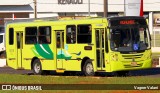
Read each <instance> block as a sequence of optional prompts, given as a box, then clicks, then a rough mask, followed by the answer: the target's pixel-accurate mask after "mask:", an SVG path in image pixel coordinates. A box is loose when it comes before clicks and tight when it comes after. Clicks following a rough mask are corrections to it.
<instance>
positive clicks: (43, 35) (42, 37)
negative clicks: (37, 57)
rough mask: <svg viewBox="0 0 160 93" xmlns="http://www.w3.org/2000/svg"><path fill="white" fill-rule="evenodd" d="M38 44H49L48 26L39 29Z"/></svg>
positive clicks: (49, 33) (49, 29) (49, 32)
mask: <svg viewBox="0 0 160 93" xmlns="http://www.w3.org/2000/svg"><path fill="white" fill-rule="evenodd" d="M38 43H40V44H50V43H51V27H49V26H43V27H39V32H38Z"/></svg>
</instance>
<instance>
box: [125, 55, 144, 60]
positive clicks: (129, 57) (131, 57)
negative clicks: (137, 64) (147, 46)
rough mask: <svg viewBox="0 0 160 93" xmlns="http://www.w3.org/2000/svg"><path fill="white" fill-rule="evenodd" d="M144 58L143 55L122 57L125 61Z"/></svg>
mask: <svg viewBox="0 0 160 93" xmlns="http://www.w3.org/2000/svg"><path fill="white" fill-rule="evenodd" d="M142 56H143V54H136V55H122V57H123V58H124V59H133V58H135V59H139V58H141V57H142Z"/></svg>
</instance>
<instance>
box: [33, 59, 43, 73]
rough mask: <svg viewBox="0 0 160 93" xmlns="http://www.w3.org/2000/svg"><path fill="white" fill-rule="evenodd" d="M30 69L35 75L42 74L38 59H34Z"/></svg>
mask: <svg viewBox="0 0 160 93" xmlns="http://www.w3.org/2000/svg"><path fill="white" fill-rule="evenodd" d="M32 70H33V72H34V74H36V75H41V74H42V66H41V63H40V60H39V59H35V60H34V62H33V67H32Z"/></svg>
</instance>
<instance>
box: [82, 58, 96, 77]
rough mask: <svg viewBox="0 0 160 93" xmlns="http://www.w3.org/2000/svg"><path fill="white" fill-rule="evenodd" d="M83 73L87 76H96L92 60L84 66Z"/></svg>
mask: <svg viewBox="0 0 160 93" xmlns="http://www.w3.org/2000/svg"><path fill="white" fill-rule="evenodd" d="M83 73H84V74H85V75H86V76H94V75H95V73H94V68H93V64H92V61H91V60H90V59H87V60H86V62H85V64H84V66H83Z"/></svg>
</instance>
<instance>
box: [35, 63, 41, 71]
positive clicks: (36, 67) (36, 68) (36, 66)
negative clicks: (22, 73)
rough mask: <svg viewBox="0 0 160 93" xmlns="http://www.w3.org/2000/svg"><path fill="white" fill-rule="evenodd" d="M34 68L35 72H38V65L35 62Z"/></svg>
mask: <svg viewBox="0 0 160 93" xmlns="http://www.w3.org/2000/svg"><path fill="white" fill-rule="evenodd" d="M34 70H35V72H36V73H39V71H40V65H39V64H35V66H34Z"/></svg>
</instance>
